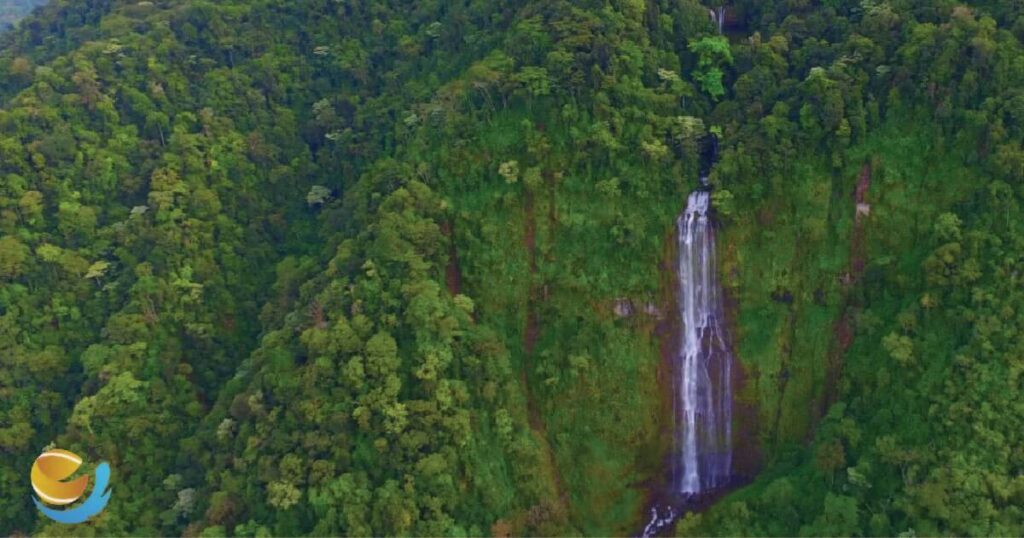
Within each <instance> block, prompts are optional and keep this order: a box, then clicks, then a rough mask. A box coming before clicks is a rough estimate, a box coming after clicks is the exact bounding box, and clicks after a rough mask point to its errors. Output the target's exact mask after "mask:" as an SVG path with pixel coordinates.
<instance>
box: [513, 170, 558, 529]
mask: <svg viewBox="0 0 1024 538" xmlns="http://www.w3.org/2000/svg"><path fill="white" fill-rule="evenodd" d="M523 217H524V218H523V246H524V247H525V248H526V256H527V260H528V264H529V269H530V284H529V291H528V294H527V299H526V320H525V326H524V329H523V355H524V361H523V370H522V371H521V372H520V373H519V376H520V377H519V378H520V382H521V383H522V384H523V388H524V391H525V393H526V409H527V419H528V421H529V423H530V428H531V429H532V430H533V433H534V436H535V437H536V438H537V440H538V441H539V442H540V444H541V446H542V447H543V449H544V454H545V456H546V458H547V460H548V466H549V468H550V469H551V472H552V476H551V479H552V481H553V482H554V485H555V493H556V495H557V497H558V502H559V503H560V504H561V511H562V513H563V514H566V515H567V514H568V512H569V509H568V502H569V496H568V493H567V489H566V487H565V480H564V479H563V478H562V473H561V471H560V470H559V468H558V462H557V460H556V459H555V454H554V452H553V451H552V450H551V444H550V443H549V442H548V432H547V425H546V424H545V423H544V417H543V416H542V415H541V412H540V409H539V408H538V406H537V402H536V400H535V399H534V397H533V391H531V390H530V378H529V372H530V371H532V370H533V367H534V366H533V359H534V355H533V349H534V347H535V346H536V343H537V337H538V336H539V335H540V320H539V319H538V316H537V311H536V303H537V301H539V300H540V291H541V290H540V289H538V286H537V283H536V281H535V276H536V274H537V221H536V215H535V211H534V196H533V193H532V192H531V191H530V190H529V189H527V191H526V198H525V203H524V207H523Z"/></svg>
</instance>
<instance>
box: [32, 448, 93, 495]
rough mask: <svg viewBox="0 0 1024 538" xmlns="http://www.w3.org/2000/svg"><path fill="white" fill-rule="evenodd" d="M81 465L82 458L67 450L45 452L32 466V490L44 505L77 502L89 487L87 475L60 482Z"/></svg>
mask: <svg viewBox="0 0 1024 538" xmlns="http://www.w3.org/2000/svg"><path fill="white" fill-rule="evenodd" d="M81 465H82V458H80V457H78V455H76V454H75V453H73V452H68V451H67V450H60V449H53V450H47V451H46V452H43V453H42V454H40V455H39V457H38V458H36V461H35V463H33V464H32V475H31V476H32V489H34V490H35V491H36V495H39V498H40V499H42V500H43V502H45V503H46V504H52V505H58V506H60V505H65V504H71V503H73V502H75V501H77V500H78V498H79V497H81V496H82V494H83V493H85V488H86V486H88V485H89V475H83V476H80V477H78V478H76V479H74V480H69V481H67V482H62V480H64V479H65V478H67V477H69V476H71V474H72V473H74V472H75V471H77V470H78V467H79V466H81Z"/></svg>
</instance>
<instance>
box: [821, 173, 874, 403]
mask: <svg viewBox="0 0 1024 538" xmlns="http://www.w3.org/2000/svg"><path fill="white" fill-rule="evenodd" d="M870 188H871V164H870V163H867V162H865V163H864V165H863V166H862V167H861V169H860V176H859V177H858V178H857V187H856V189H854V193H853V207H854V210H855V211H856V208H857V204H866V203H868V190H869V189H870ZM865 221H866V218H864V217H862V216H861V215H856V218H855V220H854V224H853V232H852V233H851V234H850V264H849V269H847V272H846V274H844V275H842V277H841V279H842V283H843V288H842V306H841V307H840V312H841V314H840V315H839V319H838V320H836V323H835V325H833V327H832V334H833V338H832V343H831V345H830V347H829V352H828V362H827V365H826V368H827V369H826V371H825V387H824V390H823V391H822V397H821V405H820V406H819V409H818V417H819V418H820V417H823V416H825V413H828V409H829V407H831V406H832V404H833V403H835V401H836V400H837V398H838V396H839V395H838V388H839V378H840V375H841V374H842V371H843V358H844V357H845V355H846V352H847V351H848V350H849V349H850V345H851V344H853V335H854V327H853V316H852V315H851V310H852V308H853V307H854V306H856V305H854V304H853V301H852V298H851V294H850V291H851V290H852V289H853V287H854V286H856V284H857V283H858V282H859V281H860V279H861V277H862V276H863V275H864V266H865V264H866V261H867V239H866V235H867V234H866V230H865V224H866V223H865Z"/></svg>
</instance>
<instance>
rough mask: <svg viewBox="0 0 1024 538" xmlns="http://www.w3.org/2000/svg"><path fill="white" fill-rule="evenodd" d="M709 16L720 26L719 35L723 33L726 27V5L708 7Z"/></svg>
mask: <svg viewBox="0 0 1024 538" xmlns="http://www.w3.org/2000/svg"><path fill="white" fill-rule="evenodd" d="M708 16H709V17H711V22H713V23H715V25H716V26H717V27H718V35H722V31H723V30H724V29H725V6H718V7H716V8H715V9H711V8H708Z"/></svg>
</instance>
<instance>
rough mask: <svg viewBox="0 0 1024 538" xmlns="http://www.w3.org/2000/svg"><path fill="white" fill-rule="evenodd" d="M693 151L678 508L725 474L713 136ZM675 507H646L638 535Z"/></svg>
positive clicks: (683, 296) (727, 369) (668, 518)
mask: <svg viewBox="0 0 1024 538" xmlns="http://www.w3.org/2000/svg"><path fill="white" fill-rule="evenodd" d="M703 146H704V147H703V151H702V152H701V153H702V155H701V157H702V158H701V170H700V183H701V186H700V187H699V188H698V189H697V190H695V191H693V192H691V193H690V195H689V197H688V198H687V201H686V208H685V209H684V210H683V212H682V214H680V215H679V217H678V218H677V219H676V243H677V246H678V253H677V256H678V258H677V264H678V265H677V275H676V276H677V278H678V289H677V291H676V303H677V308H678V312H679V331H680V332H679V335H678V336H679V338H678V342H679V344H678V348H677V350H676V353H675V354H674V357H673V387H672V388H673V390H674V399H673V411H674V417H675V425H674V426H675V427H674V431H673V441H674V442H673V452H672V460H671V461H672V464H671V472H672V476H671V481H670V487H671V491H670V492H669V493H670V495H669V496H670V498H674V499H676V501H674V502H675V503H678V504H682V505H685V504H687V503H689V502H691V501H694V500H696V499H699V498H700V497H701V496H702V495H703V494H705V493H708V492H711V491H713V490H715V489H718V488H721V487H723V486H726V485H728V483H729V481H730V479H731V477H732V472H731V471H732V405H733V401H732V382H733V380H732V370H733V360H734V359H733V355H732V352H731V350H730V349H729V345H728V339H727V338H726V334H725V328H724V325H723V320H722V312H723V306H722V294H721V287H720V286H719V284H718V278H717V274H718V267H717V265H716V261H715V260H716V255H715V230H714V226H713V223H712V221H711V190H710V187H709V185H708V174H709V173H710V170H711V166H712V164H713V163H714V161H715V159H716V158H717V152H718V139H717V138H716V137H715V135H713V134H710V135H708V136H707V137H706V138H705V143H704V145H703ZM682 512H683V511H682V510H681V509H680V507H679V506H673V503H672V502H670V503H669V504H668V505H661V506H657V505H656V506H653V507H651V519H650V521H649V522H648V524H647V526H646V527H644V530H643V536H655V535H656V534H659V533H661V532H663V531H665V530H666V529H669V528H670V527H671V525H672V523H673V522H674V521H675V520H676V519H677V518H678V517H679V516H681V515H682Z"/></svg>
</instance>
